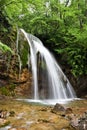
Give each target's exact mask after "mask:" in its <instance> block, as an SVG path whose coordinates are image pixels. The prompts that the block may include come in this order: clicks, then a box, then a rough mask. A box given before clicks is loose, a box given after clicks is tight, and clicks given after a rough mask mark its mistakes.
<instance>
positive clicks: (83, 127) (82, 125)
mask: <svg viewBox="0 0 87 130" xmlns="http://www.w3.org/2000/svg"><path fill="white" fill-rule="evenodd" d="M78 128H79V130H87V111H86V112H84V113H83V115H82V117H80V118H79V124H78Z"/></svg>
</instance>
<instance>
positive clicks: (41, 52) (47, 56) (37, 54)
mask: <svg viewBox="0 0 87 130" xmlns="http://www.w3.org/2000/svg"><path fill="white" fill-rule="evenodd" d="M20 33H23V35H24V37H25V38H26V40H27V42H28V45H29V47H30V58H28V59H29V60H28V64H29V63H30V62H31V68H32V75H33V84H34V97H33V98H34V99H35V100H37V99H55V100H56V99H60V100H61V99H70V98H76V94H75V92H74V90H73V87H72V86H71V84H70V82H69V80H68V79H67V77H66V76H65V74H64V73H63V72H62V70H61V68H60V67H59V65H58V64H57V62H56V60H55V58H54V57H53V55H52V54H51V53H50V52H49V51H48V50H47V49H46V48H45V47H44V46H43V44H42V42H41V41H40V40H39V39H38V38H37V37H35V36H33V35H31V34H28V33H26V32H25V31H24V30H23V29H20V30H19V34H20ZM17 44H18V43H17ZM17 47H18V45H17ZM28 56H29V55H28ZM19 59H20V58H19ZM39 82H40V83H39Z"/></svg>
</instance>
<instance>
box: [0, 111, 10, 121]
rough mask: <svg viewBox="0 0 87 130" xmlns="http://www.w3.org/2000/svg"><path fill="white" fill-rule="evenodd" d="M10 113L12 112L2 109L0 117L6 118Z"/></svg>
mask: <svg viewBox="0 0 87 130" xmlns="http://www.w3.org/2000/svg"><path fill="white" fill-rule="evenodd" d="M9 115H10V113H9V112H8V111H7V110H0V118H4V119H5V118H6V117H8V116H9Z"/></svg>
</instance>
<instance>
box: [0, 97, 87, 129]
mask: <svg viewBox="0 0 87 130" xmlns="http://www.w3.org/2000/svg"><path fill="white" fill-rule="evenodd" d="M81 120H82V122H83V123H85V124H82V122H81ZM79 121H80V122H81V123H80V125H79V123H78V122H79ZM75 129H76V130H77V129H78V130H87V100H85V99H84V100H74V101H69V102H67V103H64V104H63V103H61V104H59V103H57V104H55V105H49V104H48V105H47V104H46V105H45V104H42V103H41V102H35V103H34V102H32V100H31V102H29V101H28V102H27V99H26V100H25V99H24V100H22V99H21V100H15V99H9V98H6V99H2V100H0V130H75Z"/></svg>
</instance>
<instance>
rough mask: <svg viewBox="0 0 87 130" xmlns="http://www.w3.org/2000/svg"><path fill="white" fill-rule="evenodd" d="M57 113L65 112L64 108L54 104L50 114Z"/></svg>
mask: <svg viewBox="0 0 87 130" xmlns="http://www.w3.org/2000/svg"><path fill="white" fill-rule="evenodd" d="M58 111H65V108H64V106H62V105H61V104H58V103H56V105H55V106H54V108H53V109H52V110H51V112H53V113H56V112H58Z"/></svg>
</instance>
